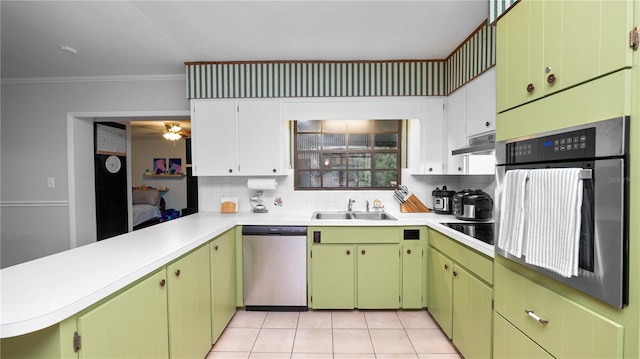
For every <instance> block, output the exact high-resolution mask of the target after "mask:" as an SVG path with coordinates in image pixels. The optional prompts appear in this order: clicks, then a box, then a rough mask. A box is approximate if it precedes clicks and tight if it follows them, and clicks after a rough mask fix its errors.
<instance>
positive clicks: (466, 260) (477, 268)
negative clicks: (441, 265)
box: [429, 229, 493, 284]
mask: <svg viewBox="0 0 640 359" xmlns="http://www.w3.org/2000/svg"><path fill="white" fill-rule="evenodd" d="M429 244H430V245H431V246H432V247H434V248H437V249H438V250H440V251H441V252H442V253H445V254H446V255H447V256H449V257H450V258H451V259H453V260H454V261H456V262H457V263H459V264H460V265H462V266H463V267H465V268H467V269H468V270H469V271H471V272H473V274H475V275H476V276H478V277H480V278H481V279H482V280H484V281H485V282H487V283H489V284H493V258H489V257H487V256H485V255H484V254H481V253H479V252H476V251H475V250H473V249H471V248H469V247H467V246H465V245H463V244H460V243H458V242H457V241H456V240H454V239H451V238H449V237H448V236H445V235H444V234H442V233H440V232H438V231H436V230H433V229H430V230H429Z"/></svg>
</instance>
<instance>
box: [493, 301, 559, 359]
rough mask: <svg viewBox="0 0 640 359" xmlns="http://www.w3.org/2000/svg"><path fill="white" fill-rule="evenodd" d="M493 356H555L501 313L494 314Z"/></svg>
mask: <svg viewBox="0 0 640 359" xmlns="http://www.w3.org/2000/svg"><path fill="white" fill-rule="evenodd" d="M493 358H494V359H512V358H530V359H533V358H540V359H552V358H553V357H552V356H551V355H550V354H549V353H547V352H546V351H545V350H544V349H542V348H541V347H540V346H539V345H538V344H536V343H535V342H534V341H532V340H531V339H529V338H528V337H527V336H526V335H524V334H522V332H521V331H519V330H518V328H516V327H514V326H513V325H511V323H509V322H508V321H506V320H505V319H504V318H503V317H502V316H500V314H497V313H495V312H494V314H493Z"/></svg>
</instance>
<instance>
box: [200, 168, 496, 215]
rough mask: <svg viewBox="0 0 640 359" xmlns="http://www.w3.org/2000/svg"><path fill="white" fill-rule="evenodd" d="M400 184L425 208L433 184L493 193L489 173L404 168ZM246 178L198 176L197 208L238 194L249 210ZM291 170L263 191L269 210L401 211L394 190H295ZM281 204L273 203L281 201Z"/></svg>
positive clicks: (212, 208) (211, 207)
mask: <svg viewBox="0 0 640 359" xmlns="http://www.w3.org/2000/svg"><path fill="white" fill-rule="evenodd" d="M402 178H403V183H402V184H404V185H406V186H407V187H408V188H409V190H410V191H411V192H412V193H413V194H415V195H416V196H417V197H418V198H419V199H420V200H421V201H422V202H423V203H424V204H425V205H426V206H427V207H429V208H432V206H433V204H432V199H431V192H432V191H433V190H434V189H436V187H440V188H442V186H443V185H446V186H447V188H448V189H449V190H455V191H459V190H461V189H463V188H480V189H482V190H483V191H485V192H487V193H489V194H491V195H492V196H493V194H494V191H495V180H494V178H493V177H492V176H486V175H485V176H482V175H479V176H455V175H451V176H412V175H410V174H409V171H408V170H407V169H405V170H403V173H402ZM248 179H249V177H199V178H198V193H199V207H200V211H204V212H220V199H221V198H222V197H237V198H238V207H239V211H240V212H249V211H251V205H250V203H249V198H250V197H251V195H252V194H253V193H254V192H255V191H254V190H250V189H248V188H247V180H248ZM293 179H294V176H293V171H291V172H290V173H289V175H288V176H279V177H277V181H278V187H277V189H276V190H274V191H264V193H263V200H264V204H265V205H266V207H267V209H268V210H269V211H270V212H275V211H305V212H309V215H311V212H313V211H328V210H346V209H347V201H348V200H349V199H350V198H351V199H354V200H355V201H356V202H355V204H354V205H353V209H354V210H357V211H361V210H365V202H366V201H367V200H368V201H369V203H370V204H372V203H373V200H374V199H379V200H380V201H382V204H383V205H384V206H385V209H386V210H388V211H390V212H392V213H394V212H396V213H397V212H399V211H400V205H399V204H398V202H396V201H395V200H394V199H393V191H348V190H345V191H322V190H321V191H295V190H294V189H293ZM280 201H281V205H274V202H280Z"/></svg>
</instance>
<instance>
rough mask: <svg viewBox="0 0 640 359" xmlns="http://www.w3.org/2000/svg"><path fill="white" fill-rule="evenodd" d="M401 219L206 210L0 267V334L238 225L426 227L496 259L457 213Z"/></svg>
mask: <svg viewBox="0 0 640 359" xmlns="http://www.w3.org/2000/svg"><path fill="white" fill-rule="evenodd" d="M390 214H391V215H393V216H395V217H396V218H398V220H397V221H370V220H369V221H368V220H349V221H345V220H311V213H305V212H299V211H298V212H280V211H272V212H270V213H266V214H263V213H261V214H254V213H250V212H240V213H236V214H220V213H214V212H200V213H196V214H193V215H190V216H187V217H183V218H179V219H176V220H173V221H169V222H166V223H161V224H159V225H156V226H152V227H148V228H145V229H142V230H138V231H135V232H131V233H127V234H123V235H120V236H117V237H113V238H109V239H107V240H104V241H100V242H97V243H93V244H89V245H86V246H82V247H78V248H75V249H72V250H68V251H65V252H61V253H57V254H53V255H50V256H47V257H43V258H39V259H36V260H33V261H29V262H26V263H22V264H18V265H15V266H12V267H8V268H4V269H2V270H0V338H8V337H13V336H18V335H23V334H27V333H30V332H34V331H36V330H40V329H43V328H46V327H48V326H51V325H53V324H56V323H58V322H61V321H62V320H64V319H66V318H68V317H70V316H72V315H74V314H76V313H78V312H80V311H82V310H83V309H86V308H88V307H90V306H91V305H93V304H95V303H97V302H98V301H100V300H101V299H103V298H105V297H107V296H109V295H111V294H113V293H115V292H117V291H118V290H120V289H122V288H124V287H126V286H127V285H129V284H131V283H133V282H135V281H136V280H138V279H140V278H142V277H144V276H145V275H147V274H149V273H151V272H153V271H155V270H157V269H158V268H161V267H162V266H164V265H166V264H167V263H169V262H171V261H172V260H174V259H176V258H178V257H180V256H182V255H183V254H186V253H188V252H190V251H191V250H193V249H195V248H197V247H199V246H200V245H202V244H204V243H206V242H208V241H209V240H211V239H212V238H214V237H216V236H218V235H220V234H222V233H223V232H225V231H226V230H228V229H230V228H233V227H234V226H236V225H261V224H264V225H298V226H312V225H313V226H390V225H391V226H416V225H428V226H430V227H432V228H434V229H436V230H438V231H439V232H441V233H443V234H446V235H447V236H449V237H452V238H454V239H456V240H458V241H459V242H461V243H463V244H465V245H467V246H469V247H471V248H473V249H475V250H477V251H479V252H481V253H483V254H485V255H487V256H490V257H493V246H492V245H488V244H486V243H483V242H481V241H479V240H476V239H473V238H471V237H469V236H467V235H464V234H462V233H460V232H458V231H456V230H454V229H451V228H449V227H447V226H443V225H441V224H440V223H441V222H460V220H458V219H456V218H455V217H454V216H451V215H439V214H434V213H394V212H390Z"/></svg>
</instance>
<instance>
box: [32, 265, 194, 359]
mask: <svg viewBox="0 0 640 359" xmlns="http://www.w3.org/2000/svg"><path fill="white" fill-rule="evenodd" d="M165 274H166V272H165V269H164V268H163V269H161V270H158V271H157V272H155V273H153V274H151V275H149V276H148V277H147V278H146V279H144V280H142V281H140V282H138V283H137V284H135V285H134V286H132V287H131V288H129V289H127V290H125V291H123V292H122V293H120V294H118V295H117V296H115V297H114V298H112V299H110V300H108V301H106V302H105V303H103V304H101V305H98V306H97V307H95V308H94V309H92V310H90V311H89V312H87V313H85V314H83V315H81V316H80V317H78V321H77V322H78V333H79V334H80V336H81V337H82V347H81V349H80V352H79V358H168V357H169V347H168V345H167V343H168V339H169V333H168V330H167V328H168V327H167V322H168V321H167V286H166V284H167V282H166V275H165ZM68 343H69V346H71V338H69V341H68ZM33 344H36V343H33ZM202 353H206V351H203V352H201V353H200V354H201V355H200V356H201V357H202V355H203V354H202Z"/></svg>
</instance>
